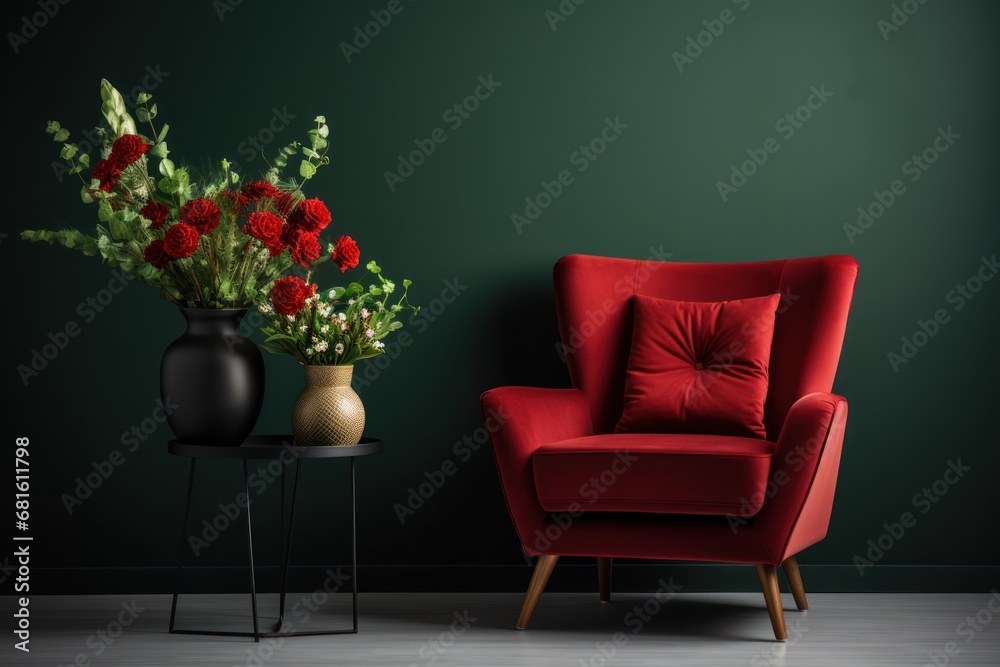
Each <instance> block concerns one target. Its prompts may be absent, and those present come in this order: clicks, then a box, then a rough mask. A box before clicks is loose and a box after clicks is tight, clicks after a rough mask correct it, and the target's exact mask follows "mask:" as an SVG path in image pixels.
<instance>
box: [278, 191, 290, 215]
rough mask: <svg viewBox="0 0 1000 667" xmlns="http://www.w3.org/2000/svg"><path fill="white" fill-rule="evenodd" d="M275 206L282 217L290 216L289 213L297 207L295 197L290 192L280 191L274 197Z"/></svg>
mask: <svg viewBox="0 0 1000 667" xmlns="http://www.w3.org/2000/svg"><path fill="white" fill-rule="evenodd" d="M274 205H275V207H277V209H278V211H279V212H280V213H281V215H288V212H289V211H291V210H292V207H293V206H295V197H293V196H292V195H291V193H289V192H285V191H284V190H278V194H277V195H275V197H274Z"/></svg>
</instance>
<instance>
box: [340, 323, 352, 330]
mask: <svg viewBox="0 0 1000 667" xmlns="http://www.w3.org/2000/svg"><path fill="white" fill-rule="evenodd" d="M349 328H350V327H348V326H347V325H346V324H341V325H340V330H341V331H347V330H348V329H349Z"/></svg>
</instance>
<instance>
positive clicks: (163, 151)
mask: <svg viewBox="0 0 1000 667" xmlns="http://www.w3.org/2000/svg"><path fill="white" fill-rule="evenodd" d="M148 152H149V154H150V155H155V156H156V157H158V158H162V159H166V157H167V156H168V155H170V150H169V149H168V148H167V142H165V141H161V142H159V143H158V144H156V145H155V146H153V147H152V148H150V149H149V151H148Z"/></svg>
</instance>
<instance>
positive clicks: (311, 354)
mask: <svg viewBox="0 0 1000 667" xmlns="http://www.w3.org/2000/svg"><path fill="white" fill-rule="evenodd" d="M306 356H308V357H311V356H313V349H312V348H311V347H307V348H306Z"/></svg>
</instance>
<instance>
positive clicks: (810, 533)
mask: <svg viewBox="0 0 1000 667" xmlns="http://www.w3.org/2000/svg"><path fill="white" fill-rule="evenodd" d="M846 423H847V400H846V399H844V398H843V397H842V396H837V395H835V394H828V393H823V392H817V393H814V394H808V395H806V396H803V397H802V398H800V399H799V400H798V401H796V402H795V403H794V404H793V405H792V407H791V409H789V411H788V415H787V416H786V417H785V423H784V425H783V426H782V427H781V434H780V435H779V436H778V444H777V447H776V448H775V450H774V456H773V458H772V462H771V473H770V475H769V477H768V487H769V488H768V489H767V490H766V500H765V502H764V507H763V508H762V509H761V511H760V512H759V513H758V514H757V516H755V517H754V519H753V528H754V530H755V531H756V532H757V535H758V536H759V537H760V539H761V542H762V543H763V544H764V546H765V548H766V549H767V551H768V553H770V554H771V555H772V556H773V558H774V563H773V564H775V565H778V564H780V563H782V562H784V560H785V559H786V558H788V557H790V556H794V555H795V554H796V553H798V552H799V551H801V550H802V549H805V548H806V547H808V546H810V545H812V544H815V543H816V542H819V541H820V540H822V539H823V538H824V537H826V531H827V529H828V528H829V526H830V514H831V512H832V510H833V495H834V491H835V489H836V486H837V473H838V470H839V468H840V454H841V451H842V449H843V444H844V427H845V425H846Z"/></svg>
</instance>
